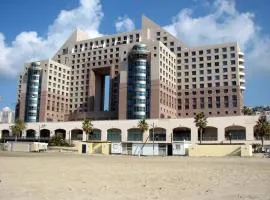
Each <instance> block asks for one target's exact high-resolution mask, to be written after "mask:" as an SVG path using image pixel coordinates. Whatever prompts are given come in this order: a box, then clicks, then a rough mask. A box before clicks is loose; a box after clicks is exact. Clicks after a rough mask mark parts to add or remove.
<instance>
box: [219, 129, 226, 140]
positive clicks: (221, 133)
mask: <svg viewBox="0 0 270 200" xmlns="http://www.w3.org/2000/svg"><path fill="white" fill-rule="evenodd" d="M217 129H218V141H219V142H224V141H225V140H226V139H225V127H217Z"/></svg>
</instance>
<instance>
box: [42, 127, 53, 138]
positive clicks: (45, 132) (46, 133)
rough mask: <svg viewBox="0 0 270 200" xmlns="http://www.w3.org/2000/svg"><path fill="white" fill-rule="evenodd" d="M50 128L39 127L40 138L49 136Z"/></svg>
mask: <svg viewBox="0 0 270 200" xmlns="http://www.w3.org/2000/svg"><path fill="white" fill-rule="evenodd" d="M50 133H51V132H50V130H48V129H41V130H40V138H50Z"/></svg>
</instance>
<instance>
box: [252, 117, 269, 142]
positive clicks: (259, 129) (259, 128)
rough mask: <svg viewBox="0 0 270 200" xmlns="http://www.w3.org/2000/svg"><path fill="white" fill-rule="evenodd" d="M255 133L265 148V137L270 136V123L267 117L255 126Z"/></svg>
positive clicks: (262, 118) (260, 119) (261, 118)
mask: <svg viewBox="0 0 270 200" xmlns="http://www.w3.org/2000/svg"><path fill="white" fill-rule="evenodd" d="M255 133H256V134H257V136H259V137H260V139H261V142H262V147H263V143H264V137H265V136H266V135H270V123H269V122H268V121H267V119H266V116H265V115H263V116H261V117H260V118H259V120H258V121H257V123H256V125H255Z"/></svg>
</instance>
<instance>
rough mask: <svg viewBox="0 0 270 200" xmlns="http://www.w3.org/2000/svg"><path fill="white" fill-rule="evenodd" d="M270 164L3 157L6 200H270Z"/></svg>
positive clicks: (0, 176)
mask: <svg viewBox="0 0 270 200" xmlns="http://www.w3.org/2000/svg"><path fill="white" fill-rule="evenodd" d="M269 181H270V159H267V158H254V157H253V158H240V157H224V158H211V157H205V158H189V157H154V158H153V157H140V158H138V157H128V156H99V155H93V156H85V155H77V154H71V153H48V152H46V153H14V152H0V199H1V200H15V199H16V200H32V199H33V200H34V199H35V200H36V199H38V200H45V199H46V200H47V199H50V200H52V199H55V200H62V199H63V200H71V199H72V200H82V199H85V200H86V199H87V200H88V199H228V200H232V199H256V200H258V199H263V200H267V199H270V184H269Z"/></svg>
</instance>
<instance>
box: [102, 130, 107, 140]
mask: <svg viewBox="0 0 270 200" xmlns="http://www.w3.org/2000/svg"><path fill="white" fill-rule="evenodd" d="M101 141H107V130H101Z"/></svg>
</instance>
